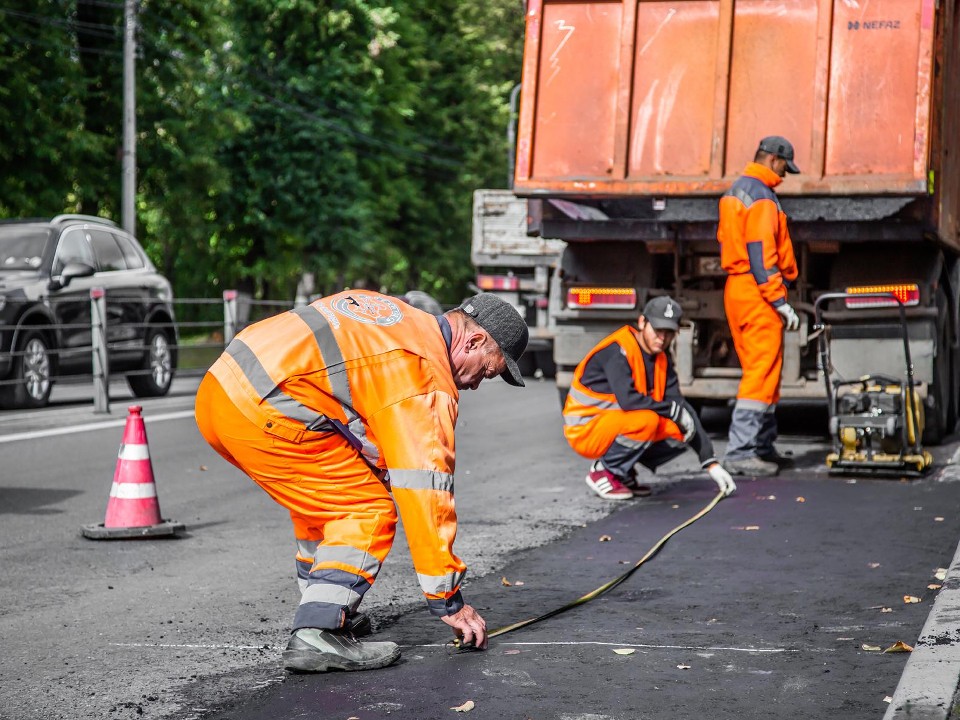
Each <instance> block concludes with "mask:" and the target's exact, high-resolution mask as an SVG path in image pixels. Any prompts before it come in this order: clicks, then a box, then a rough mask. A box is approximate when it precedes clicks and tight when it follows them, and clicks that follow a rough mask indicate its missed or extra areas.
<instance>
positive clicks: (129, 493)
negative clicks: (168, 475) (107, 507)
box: [110, 482, 157, 500]
mask: <svg viewBox="0 0 960 720" xmlns="http://www.w3.org/2000/svg"><path fill="white" fill-rule="evenodd" d="M156 496H157V486H156V485H154V484H153V483H152V482H150V483H118V482H115V483H114V484H113V486H112V487H111V488H110V497H112V498H118V499H119V500H145V499H146V498H155V497H156Z"/></svg>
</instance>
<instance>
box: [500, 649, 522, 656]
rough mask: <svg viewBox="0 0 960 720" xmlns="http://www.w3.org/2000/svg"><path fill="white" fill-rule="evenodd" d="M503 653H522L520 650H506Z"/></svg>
mask: <svg viewBox="0 0 960 720" xmlns="http://www.w3.org/2000/svg"><path fill="white" fill-rule="evenodd" d="M503 654H504V655H519V654H520V651H519V650H504V651H503Z"/></svg>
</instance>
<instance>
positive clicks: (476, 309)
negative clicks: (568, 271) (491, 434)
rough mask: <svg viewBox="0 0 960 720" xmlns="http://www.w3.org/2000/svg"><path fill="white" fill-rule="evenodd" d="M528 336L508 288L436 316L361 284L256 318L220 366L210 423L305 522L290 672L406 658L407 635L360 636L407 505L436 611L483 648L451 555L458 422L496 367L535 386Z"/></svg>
mask: <svg viewBox="0 0 960 720" xmlns="http://www.w3.org/2000/svg"><path fill="white" fill-rule="evenodd" d="M527 339H528V337H527V326H526V323H524V321H523V319H522V318H521V317H520V315H519V313H517V311H516V310H515V309H514V308H513V307H512V306H510V305H509V304H508V303H506V302H504V301H503V300H501V299H500V298H498V297H497V296H496V295H491V294H487V293H481V294H479V295H475V296H474V297H472V298H469V299H468V300H465V301H464V302H463V304H462V305H461V306H460V307H459V308H456V309H454V310H450V311H448V312H446V313H444V314H443V315H439V316H433V315H430V314H429V313H426V312H423V311H421V310H418V309H416V308H413V307H409V306H408V305H406V304H405V303H403V302H401V301H399V300H396V299H394V298H390V297H387V296H385V295H381V294H379V293H375V292H367V291H362V290H350V291H346V292H341V293H338V294H336V295H332V296H330V297H326V298H320V299H319V300H316V301H314V302H313V303H311V304H310V305H307V306H305V307H300V308H296V309H294V310H291V311H289V312H285V313H282V314H280V315H276V316H274V317H271V318H268V319H266V320H262V321H260V322H258V323H255V324H254V325H251V326H250V327H248V328H246V329H244V330H243V331H242V332H241V333H239V334H238V335H237V337H236V338H235V339H234V340H233V341H232V342H231V343H230V344H229V345H228V346H227V349H226V350H225V351H224V353H223V354H222V355H221V356H220V358H219V359H218V360H217V361H216V362H215V363H214V364H213V366H212V367H211V368H210V370H209V371H208V373H207V374H206V376H205V377H204V379H203V381H202V383H201V384H200V388H199V390H198V392H197V405H196V416H197V424H198V426H199V428H200V432H201V433H202V434H203V436H204V438H206V440H207V442H209V443H210V445H212V446H213V448H214V449H215V450H216V451H217V452H219V453H220V454H221V455H222V456H223V457H224V458H226V459H227V460H228V461H230V462H231V463H233V464H234V465H236V466H237V467H238V468H240V469H241V470H243V471H244V472H245V473H246V474H247V475H249V476H250V477H251V478H252V479H253V480H254V482H256V483H257V484H258V485H259V486H260V487H261V488H262V489H263V490H265V491H266V492H267V494H268V495H270V497H271V498H273V499H274V500H275V501H276V502H278V503H279V504H280V505H282V506H284V507H285V508H287V509H288V510H289V511H290V517H291V519H292V520H293V528H294V535H295V537H296V541H297V553H296V567H297V576H298V579H299V584H300V589H301V591H302V596H301V599H300V605H299V607H298V608H297V612H296V615H295V616H294V620H293V634H292V636H291V638H290V641H289V643H288V644H287V648H286V650H284V653H283V661H284V667H285V668H287V669H288V670H291V671H295V672H324V671H327V670H334V669H336V670H368V669H373V668H379V667H385V666H386V665H389V664H391V663H392V662H394V661H395V660H396V659H397V658H398V657H400V650H399V648H398V647H397V645H396V644H395V643H392V642H361V641H358V640H357V639H356V637H355V634H361V633H360V630H359V629H358V627H360V626H363V625H365V624H366V625H367V628H366V629H367V630H368V629H369V627H368V625H369V621H366V622H364V621H365V620H366V618H365V616H364V615H363V614H362V613H358V612H357V606H358V605H359V604H360V601H361V600H362V599H363V596H364V593H366V592H367V591H368V590H369V589H370V587H371V586H372V585H373V583H374V581H375V580H376V578H377V573H378V572H379V570H380V567H381V564H382V563H383V562H384V560H385V559H386V557H387V554H388V553H389V551H390V548H391V546H392V544H393V539H394V532H395V529H396V524H397V508H399V511H400V516H401V517H402V518H403V525H404V529H405V531H406V535H407V540H408V542H409V544H410V553H411V555H412V556H413V564H414V567H415V568H416V571H417V577H418V578H419V581H420V586H421V588H422V590H423V593H424V595H425V596H426V600H427V606H428V608H429V610H430V612H431V613H432V614H434V615H436V616H438V617H439V618H440V619H441V620H442V621H443V622H445V623H446V624H447V625H449V626H450V627H452V628H453V631H454V633H455V634H456V635H457V636H458V637H459V638H461V640H462V641H463V643H464V644H466V645H474V646H476V647H478V648H485V647H486V644H487V636H486V625H485V623H484V620H483V618H482V617H480V615H479V614H478V613H477V612H476V611H475V610H474V609H473V608H472V607H471V606H470V605H467V604H465V603H464V601H463V597H462V596H461V593H460V584H461V582H462V581H463V577H464V574H465V573H466V565H464V563H463V562H462V561H461V560H460V558H458V557H457V556H456V555H455V554H454V553H453V541H454V538H455V537H456V534H457V516H456V511H455V509H454V500H453V473H454V455H455V453H454V426H455V425H456V422H457V407H458V405H457V404H458V399H459V391H460V390H466V389H476V388H477V386H478V385H480V382H481V381H482V380H484V379H485V378H494V377H497V376H498V375H499V376H500V377H502V378H503V379H504V380H506V381H507V382H508V383H509V384H511V385H515V386H522V385H523V379H522V378H521V376H520V370H519V368H518V367H517V359H518V358H519V357H520V356H521V354H522V353H523V351H524V349H525V348H526V346H527ZM394 503H396V505H394ZM361 618H362V620H361Z"/></svg>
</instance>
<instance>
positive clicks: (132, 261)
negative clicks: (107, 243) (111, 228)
mask: <svg viewBox="0 0 960 720" xmlns="http://www.w3.org/2000/svg"><path fill="white" fill-rule="evenodd" d="M113 237H114V238H115V239H116V241H117V244H118V245H119V246H120V252H121V253H123V260H124V262H125V263H126V265H127V268H128V269H130V270H139V269H140V268H142V267H144V262H143V256H142V255H141V254H140V253H139V252H138V251H137V248H136V246H135V245H134V244H133V243H132V242H131V241H130V238H128V237H126V236H125V235H116V234H114V236H113Z"/></svg>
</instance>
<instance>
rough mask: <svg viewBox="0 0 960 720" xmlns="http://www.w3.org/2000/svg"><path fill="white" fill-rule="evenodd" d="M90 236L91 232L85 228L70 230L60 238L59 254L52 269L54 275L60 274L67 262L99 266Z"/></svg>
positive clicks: (93, 266)
mask: <svg viewBox="0 0 960 720" xmlns="http://www.w3.org/2000/svg"><path fill="white" fill-rule="evenodd" d="M89 236H90V233H87V232H84V231H83V230H70V231H69V232H67V233H65V234H64V235H63V237H61V238H60V247H58V248H57V256H56V257H55V258H54V260H53V267H52V268H51V269H50V275H51V276H52V277H56V276H58V275H60V273H62V272H63V268H64V266H65V265H66V264H67V263H72V262H81V263H85V264H87V265H89V266H90V267H92V268H96V267H97V261H96V259H95V258H94V257H93V250H91V248H90V237H89Z"/></svg>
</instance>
